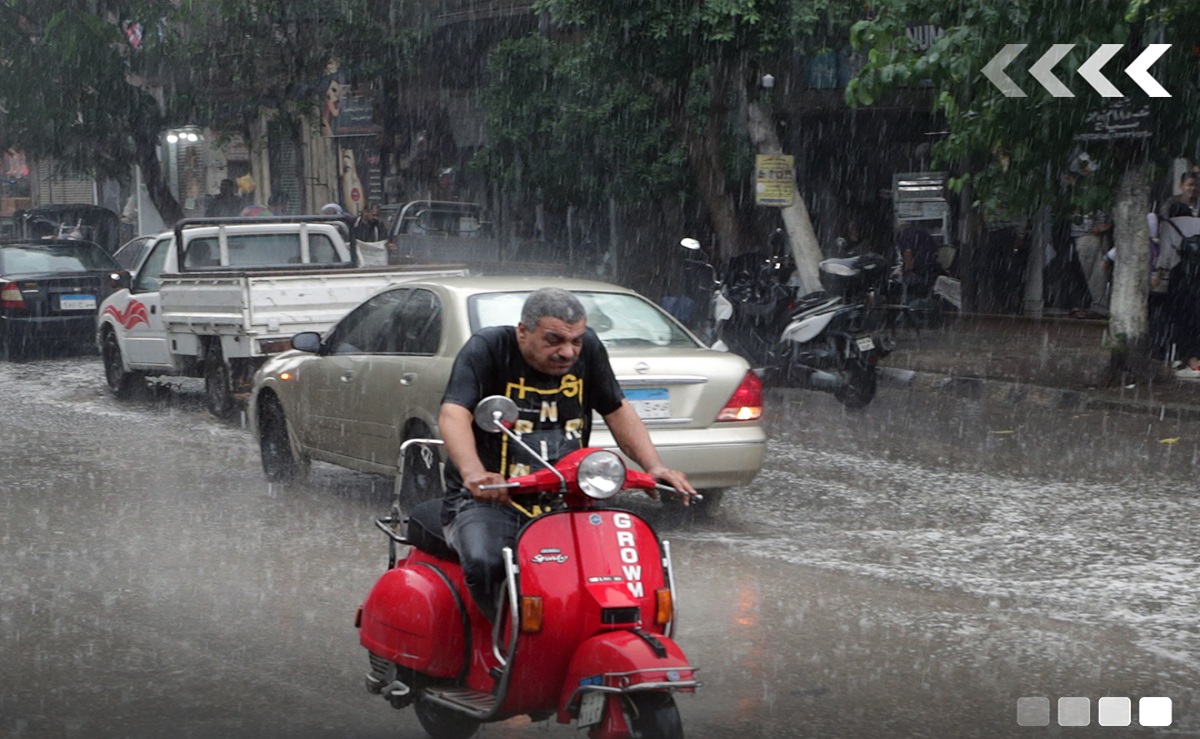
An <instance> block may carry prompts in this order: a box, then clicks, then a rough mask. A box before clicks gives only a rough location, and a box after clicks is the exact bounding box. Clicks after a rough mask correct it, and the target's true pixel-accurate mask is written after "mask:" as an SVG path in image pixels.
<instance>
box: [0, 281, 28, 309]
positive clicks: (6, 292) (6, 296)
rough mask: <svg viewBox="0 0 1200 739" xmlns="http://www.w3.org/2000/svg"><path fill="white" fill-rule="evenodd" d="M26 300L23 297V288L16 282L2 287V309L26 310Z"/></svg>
mask: <svg viewBox="0 0 1200 739" xmlns="http://www.w3.org/2000/svg"><path fill="white" fill-rule="evenodd" d="M24 307H25V298H24V297H22V295H21V287H20V286H19V285H18V284H17V283H15V282H6V283H4V285H3V286H0V308H24Z"/></svg>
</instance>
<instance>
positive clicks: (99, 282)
mask: <svg viewBox="0 0 1200 739" xmlns="http://www.w3.org/2000/svg"><path fill="white" fill-rule="evenodd" d="M121 274H123V273H122V272H121V267H120V265H118V264H117V262H116V260H115V259H113V258H112V257H111V256H110V255H109V254H108V253H107V252H106V251H105V250H104V249H102V248H101V247H100V246H98V245H96V244H94V243H92V242H91V241H78V240H72V239H42V240H38V241H30V240H18V241H14V240H6V241H3V242H0V355H2V356H3V357H4V358H5V359H12V358H18V357H23V356H26V355H29V354H33V353H35V352H40V351H44V350H45V349H49V348H52V347H53V348H58V347H63V346H72V345H90V344H92V343H93V342H94V341H95V338H96V310H97V306H99V305H100V301H102V300H104V298H106V297H108V294H109V292H111V291H112V289H113V286H114V285H115V284H116V283H118V282H119V281H120V280H121V276H120V275H121Z"/></svg>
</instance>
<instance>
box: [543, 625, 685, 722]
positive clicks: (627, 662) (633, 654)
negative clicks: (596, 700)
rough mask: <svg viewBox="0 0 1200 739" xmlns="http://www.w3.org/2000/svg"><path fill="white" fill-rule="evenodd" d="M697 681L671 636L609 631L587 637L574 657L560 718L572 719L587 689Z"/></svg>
mask: <svg viewBox="0 0 1200 739" xmlns="http://www.w3.org/2000/svg"><path fill="white" fill-rule="evenodd" d="M698 685H699V683H697V682H696V670H695V668H693V667H692V666H691V664H690V663H689V662H688V659H687V657H686V656H684V654H683V650H682V649H680V648H679V645H678V644H676V643H675V641H674V640H672V639H671V638H670V637H667V636H663V635H661V634H652V633H648V632H645V631H633V630H629V629H621V630H617V631H606V632H604V633H601V634H596V635H595V636H593V637H591V638H590V639H588V640H586V641H584V642H583V643H582V644H580V645H579V648H578V649H576V650H575V654H574V655H573V656H572V657H571V666H570V667H569V668H568V669H567V678H566V680H565V681H564V682H563V688H562V696H561V698H560V699H559V703H558V705H559V709H558V721H559V723H564V724H565V723H568V722H569V721H570V720H571V718H572V717H573V716H575V715H576V714H577V713H578V711H579V701H580V699H581V697H582V696H583V694H584V693H586V692H589V691H593V690H599V691H602V692H606V693H626V692H633V691H637V690H683V691H689V692H690V691H693V690H695V689H696V687H697V686H698Z"/></svg>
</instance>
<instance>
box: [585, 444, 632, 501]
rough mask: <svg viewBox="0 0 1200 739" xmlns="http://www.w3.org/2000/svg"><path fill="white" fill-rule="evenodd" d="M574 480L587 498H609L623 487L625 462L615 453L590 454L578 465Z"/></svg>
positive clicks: (602, 451)
mask: <svg viewBox="0 0 1200 739" xmlns="http://www.w3.org/2000/svg"><path fill="white" fill-rule="evenodd" d="M576 480H577V481H578V482H579V488H580V489H581V490H583V492H585V493H587V495H588V496H589V497H592V498H596V499H598V500H605V499H607V498H611V497H613V496H614V495H616V494H617V493H618V492H619V491H620V490H621V488H623V487H625V462H624V461H622V459H621V457H620V456H618V455H617V454H616V453H615V452H610V451H608V450H601V451H598V452H592V453H591V454H589V455H587V456H586V457H584V458H583V461H582V462H580V463H579V472H578V476H577V477H576Z"/></svg>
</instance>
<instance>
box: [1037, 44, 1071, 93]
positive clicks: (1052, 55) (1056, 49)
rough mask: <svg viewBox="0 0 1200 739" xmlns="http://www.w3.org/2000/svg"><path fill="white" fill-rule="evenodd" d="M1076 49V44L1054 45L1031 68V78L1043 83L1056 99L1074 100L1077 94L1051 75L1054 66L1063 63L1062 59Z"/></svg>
mask: <svg viewBox="0 0 1200 739" xmlns="http://www.w3.org/2000/svg"><path fill="white" fill-rule="evenodd" d="M1074 48H1075V44H1054V45H1053V46H1051V47H1050V51H1047V52H1046V53H1045V54H1042V58H1041V59H1038V60H1037V61H1036V62H1034V63H1033V66H1032V67H1030V68H1029V76H1030V77H1033V78H1034V79H1035V80H1037V81H1038V82H1040V83H1041V85H1042V87H1044V88H1046V92H1048V93H1050V94H1051V95H1053V96H1054V97H1056V98H1073V97H1075V93H1073V92H1071V90H1070V88H1068V87H1067V86H1066V85H1064V84H1063V83H1062V81H1061V80H1059V79H1058V78H1057V77H1055V76H1054V74H1053V73H1051V71H1050V70H1051V69H1054V65H1055V64H1058V63H1059V62H1060V61H1062V58H1063V57H1064V56H1066V55H1067V54H1069V53H1070V52H1071V49H1074Z"/></svg>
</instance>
